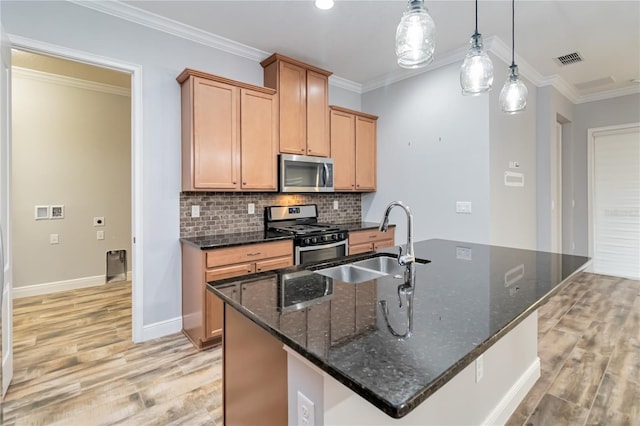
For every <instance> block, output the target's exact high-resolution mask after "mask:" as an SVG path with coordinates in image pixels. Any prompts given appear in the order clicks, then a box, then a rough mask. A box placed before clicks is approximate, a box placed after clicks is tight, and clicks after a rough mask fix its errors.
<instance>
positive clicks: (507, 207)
mask: <svg viewBox="0 0 640 426" xmlns="http://www.w3.org/2000/svg"><path fill="white" fill-rule="evenodd" d="M492 59H493V63H494V83H493V84H494V87H493V90H492V91H491V93H490V95H489V99H490V103H489V122H490V133H489V134H490V147H489V152H490V167H489V174H490V178H489V180H490V184H489V185H490V193H489V197H490V200H491V205H490V243H491V244H493V245H499V246H507V247H518V248H526V249H535V248H536V105H537V102H536V90H535V86H533V85H532V84H531V83H530V82H529V81H528V80H526V79H523V81H524V83H525V84H526V86H527V89H528V91H529V97H528V100H527V108H526V109H525V110H524V111H522V112H520V113H518V114H505V113H503V112H502V111H501V109H500V104H499V98H500V91H501V90H502V86H503V85H504V82H505V81H506V79H507V74H508V71H509V70H508V68H507V65H506V64H504V63H503V62H502V61H501V60H499V59H497V58H496V57H495V56H493V55H492ZM510 161H517V162H518V163H519V165H520V167H519V168H517V169H509V162H510ZM508 170H511V171H513V172H517V173H522V174H524V186H523V187H514V186H506V185H505V184H504V173H505V171H508Z"/></svg>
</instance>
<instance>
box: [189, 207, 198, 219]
mask: <svg viewBox="0 0 640 426" xmlns="http://www.w3.org/2000/svg"><path fill="white" fill-rule="evenodd" d="M191 217H200V206H191Z"/></svg>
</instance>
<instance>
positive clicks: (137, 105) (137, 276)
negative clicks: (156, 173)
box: [9, 34, 144, 343]
mask: <svg viewBox="0 0 640 426" xmlns="http://www.w3.org/2000/svg"><path fill="white" fill-rule="evenodd" d="M9 41H10V44H11V47H12V48H16V49H20V50H26V51H30V52H34V53H40V54H45V55H49V56H57V57H61V58H63V59H69V60H72V61H76V62H84V63H88V64H91V65H95V66H98V67H102V68H111V69H114V70H116V71H121V72H126V73H128V74H131V216H132V221H131V230H132V244H131V251H132V253H131V270H132V283H131V292H132V295H131V299H132V300H131V324H132V327H131V328H132V329H131V334H132V340H133V341H134V342H136V343H137V342H141V341H143V337H144V333H143V332H144V328H143V327H144V322H143V304H142V302H143V297H142V296H143V288H144V286H143V278H144V277H143V268H142V259H143V257H142V255H143V253H142V247H143V241H144V240H143V229H144V228H143V226H142V225H143V223H142V217H143V196H142V192H143V179H142V178H143V175H142V171H143V168H142V167H143V161H142V159H143V157H142V149H143V137H142V66H141V65H138V64H133V63H129V62H124V61H120V60H116V59H112V58H108V57H105V56H99V55H94V54H92V53H87V52H83V51H80V50H75V49H69V48H67V47H63V46H58V45H55V44H50V43H45V42H41V41H38V40H32V39H28V38H24V37H20V36H16V35H13V34H9Z"/></svg>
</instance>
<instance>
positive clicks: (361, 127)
mask: <svg viewBox="0 0 640 426" xmlns="http://www.w3.org/2000/svg"><path fill="white" fill-rule="evenodd" d="M355 163H356V191H375V190H376V166H377V165H376V121H375V120H372V119H370V118H366V117H356V162H355Z"/></svg>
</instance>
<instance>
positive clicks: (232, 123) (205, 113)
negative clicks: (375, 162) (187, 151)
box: [192, 77, 240, 190]
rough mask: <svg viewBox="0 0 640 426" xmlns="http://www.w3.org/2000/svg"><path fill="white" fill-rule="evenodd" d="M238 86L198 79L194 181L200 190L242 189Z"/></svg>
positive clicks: (195, 81) (195, 94)
mask: <svg viewBox="0 0 640 426" xmlns="http://www.w3.org/2000/svg"><path fill="white" fill-rule="evenodd" d="M239 108H240V104H239V102H238V88H237V87H235V86H231V85H229V84H224V83H219V82H216V81H210V80H206V79H203V78H199V77H195V78H194V87H193V150H192V153H193V154H192V155H193V158H192V165H193V174H194V176H193V181H194V187H195V188H196V189H225V190H229V189H239V188H240V182H239V175H240V139H239V133H238V119H239V111H240V110H239Z"/></svg>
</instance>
